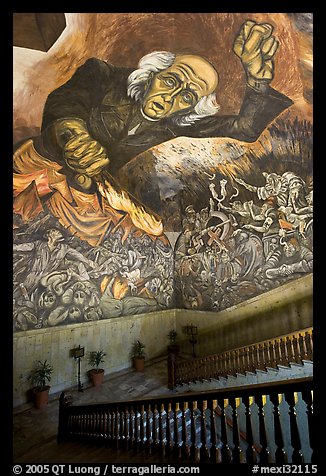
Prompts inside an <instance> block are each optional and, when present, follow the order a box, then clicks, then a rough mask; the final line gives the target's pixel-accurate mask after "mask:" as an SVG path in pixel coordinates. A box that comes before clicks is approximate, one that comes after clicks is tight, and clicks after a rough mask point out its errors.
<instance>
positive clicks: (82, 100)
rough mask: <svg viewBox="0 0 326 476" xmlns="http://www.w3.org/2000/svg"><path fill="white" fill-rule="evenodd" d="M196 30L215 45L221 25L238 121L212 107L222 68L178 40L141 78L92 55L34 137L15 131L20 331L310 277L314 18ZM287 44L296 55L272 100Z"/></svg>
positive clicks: (205, 304)
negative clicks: (236, 81)
mask: <svg viewBox="0 0 326 476" xmlns="http://www.w3.org/2000/svg"><path fill="white" fill-rule="evenodd" d="M49 15H51V14H49ZM66 15H68V18H69V15H85V16H84V17H83V18H84V20H85V18H86V17H87V15H89V16H93V17H92V19H93V20H94V21H95V20H96V19H98V22H99V25H101V22H102V26H103V22H105V21H106V22H107V25H109V26H110V25H111V23H110V22H111V21H112V18H113V17H114V18H116V19H117V20H118V25H119V21H123V20H125V21H130V22H131V24H133V20H137V18H138V19H139V18H140V17H139V15H144V17H142V18H145V19H146V18H149V17H146V15H147V14H66ZM116 15H120V17H119V16H118V17H116ZM137 15H138V16H137ZM156 15H158V16H159V15H168V16H170V18H171V19H172V18H174V19H175V20H176V19H177V18H179V17H178V14H156ZM185 15H190V16H191V14H185ZM198 15H199V14H198ZM219 15H220V17H219ZM268 15H271V17H268ZM293 15H294V14H293ZM300 15H301V16H300ZM136 17H137V18H136ZM72 19H73V18H71V20H72ZM149 19H150V18H149ZM74 20H76V18H74ZM199 20H200V21H202V22H206V25H207V23H209V25H210V27H209V28H210V32H211V34H212V35H214V33H215V34H216V37H217V38H218V37H219V38H221V35H222V32H223V31H225V25H228V26H229V33H228V38H229V40H230V41H229V44H228V45H227V46H226V47H225V48H226V50H225V51H228V58H229V60H228V61H229V62H230V63H232V62H233V61H234V60H236V63H234V66H232V67H233V68H238V67H239V66H240V67H241V68H242V72H240V73H239V72H238V73H237V74H240V75H241V74H242V75H243V76H242V81H241V83H240V86H239V85H237V86H238V87H237V90H236V91H235V96H236V98H237V100H238V103H239V104H238V110H237V111H236V112H233V111H232V112H233V113H230V111H225V112H223V107H222V106H219V105H218V103H217V98H218V92H219V87H221V84H220V83H222V84H224V85H225V81H227V79H225V77H224V79H223V75H224V74H225V71H223V67H222V66H220V67H219V68H218V67H217V66H216V65H215V64H214V62H213V61H212V59H211V57H210V55H209V54H208V53H209V52H208V50H207V52H206V55H205V54H204V53H205V48H208V47H207V45H206V46H205V45H204V44H202V46H201V48H199V47H195V46H194V51H191V49H189V46H188V45H186V43H185V40H184V42H183V43H182V41H181V40H182V38H186V37H187V35H186V33H187V30H185V33H184V36H183V35H181V37H180V38H181V40H180V42H179V43H178V44H176V45H175V48H176V49H175V50H174V51H173V52H171V51H169V50H167V49H163V48H162V46H163V45H164V42H163V40H161V43H162V45H161V43H160V42H159V41H158V44H157V47H156V48H153V47H152V49H150V50H149V51H148V52H146V54H144V55H139V57H138V64H137V65H135V66H134V67H128V66H125V65H121V64H120V62H118V64H114V62H112V61H111V60H110V55H109V56H108V57H107V58H106V59H105V60H104V59H103V58H102V57H103V56H104V55H103V52H102V53H101V54H99V56H100V57H94V56H91V55H90V54H89V53H90V52H88V55H86V56H87V57H86V58H85V61H84V62H82V63H81V64H80V65H79V66H78V67H77V68H76V67H75V68H74V69H73V71H71V72H70V77H69V78H68V79H67V80H66V81H62V80H61V81H59V83H60V84H58V85H57V87H55V88H52V89H51V91H49V92H48V94H47V96H46V98H45V101H44V104H43V107H42V111H41V121H40V123H39V129H38V130H37V134H26V133H24V134H23V135H22V134H21V131H20V130H19V128H17V133H19V134H20V135H21V137H20V138H19V139H20V140H17V142H16V144H15V147H14V204H13V207H14V330H15V331H20V330H27V329H31V328H42V327H52V326H57V325H61V324H71V323H79V322H85V321H92V320H97V319H107V318H112V317H119V316H125V315H134V314H140V313H146V312H151V311H155V310H160V309H161V310H162V309H168V308H173V307H181V308H192V309H198V310H207V311H219V310H222V309H225V308H227V307H230V306H233V305H235V304H238V303H240V302H242V301H245V300H247V299H249V298H251V297H254V296H257V295H259V294H261V293H264V292H266V291H268V290H269V289H271V288H274V287H276V286H280V285H282V284H283V283H285V282H286V281H288V280H290V279H296V278H298V277H300V276H302V275H303V274H304V273H310V272H312V268H313V253H312V247H313V239H312V227H313V182H312V119H311V115H312V111H311V110H312V104H311V97H310V94H309V93H310V92H311V89H312V80H311V77H310V76H309V74H308V73H309V71H310V70H309V67H310V66H309V67H307V64H308V65H310V63H309V61H308V60H307V58H304V54H305V55H307V54H308V53H309V52H310V49H309V48H310V43H309V41H310V40H311V36H312V31H311V29H312V18H311V15H310V14H298V15H297V16H296V17H294V18H293V17H291V14H266V18H265V19H264V14H251V18H250V19H248V18H245V17H244V14H200V15H199ZM192 21H193V22H196V21H197V19H192ZM235 23H236V25H235ZM72 24H73V22H72ZM95 24H96V22H95ZM113 25H114V24H113ZM223 27H224V30H223ZM188 28H190V30H189V31H192V28H193V27H189V26H188ZM278 30H279V31H280V38H279V37H278V34H277V33H278ZM118 31H119V28H118ZM189 31H188V33H189ZM231 33H235V34H234V35H233V36H232V40H231ZM286 34H287V35H289V38H290V39H291V41H292V43H289V44H291V45H292V46H293V45H298V48H297V50H298V51H299V52H295V50H294V49H293V51H292V56H293V58H291V59H292V63H291V65H292V66H291V67H290V68H289V69H288V73H287V74H288V81H290V82H289V83H288V84H285V85H284V84H283V83H282V81H280V79H278V83H279V85H280V88H277V87H276V86H275V85H274V82H275V79H276V78H275V76H277V68H278V67H281V66H283V67H284V61H285V58H284V56H283V57H282V62H281V60H280V62H279V63H280V64H278V57H279V56H278V55H280V54H282V53H281V52H282V49H283V50H284V49H286V42H285V35H286ZM213 37H214V36H213ZM302 38H304V40H305V41H303V39H302ZM125 41H127V39H125ZM107 42H108V43H110V39H109V38H108V39H107ZM113 43H114V42H113ZM67 44H69V39H68V40H66V42H65V45H67ZM300 45H301V50H300V48H299V46H300ZM142 46H143V45H142V43H140V46H139V51H141V47H142ZM158 46H161V47H160V48H158ZM172 46H173V45H172ZM133 47H134V48H135V49H136V50H137V42H136V43H133ZM58 48H59V46H58ZM61 48H63V46H62V47H61ZM50 51H51V50H50ZM99 53H100V47H99ZM199 53H200V54H199ZM283 53H284V51H283ZM287 53H288V52H287ZM111 54H112V58H114V50H113V51H111ZM309 58H310V57H309ZM304 59H306V63H305V62H304V61H303V60H304ZM43 61H45V63H44V64H46V59H45V60H43ZM39 67H40V68H42V67H44V65H43V63H42V62H40V66H39ZM300 68H301V69H300ZM304 68H306V70H304ZM224 69H225V70H227V64H225V63H224ZM235 70H236V69H235ZM237 71H239V70H237ZM302 78H305V82H304V81H303V79H302ZM307 78H308V79H307ZM291 81H292V82H291ZM289 85H290V87H289ZM286 86H287V87H288V89H289V92H287V91H286ZM291 86H293V87H292V88H291ZM299 86H300V87H299ZM239 90H242V95H241V94H240V92H241V91H239ZM225 91H227V87H225ZM291 93H292V94H291ZM231 103H232V101H231V100H230V104H231ZM221 108H222V110H221ZM231 109H232V108H231ZM16 114H17V116H18V115H19V114H20V115H22V114H24V112H20V113H19V114H18V112H17V113H16ZM30 131H32V128H30Z"/></svg>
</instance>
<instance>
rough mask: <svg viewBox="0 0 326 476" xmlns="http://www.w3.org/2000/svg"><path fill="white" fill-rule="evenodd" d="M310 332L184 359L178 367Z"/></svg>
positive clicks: (272, 338)
mask: <svg viewBox="0 0 326 476" xmlns="http://www.w3.org/2000/svg"><path fill="white" fill-rule="evenodd" d="M312 332H313V327H306V328H305V329H301V330H299V331H294V332H290V333H289V334H282V335H280V336H276V337H270V338H269V339H265V340H262V341H259V342H252V343H251V344H245V345H242V346H240V347H234V348H232V349H228V350H222V351H221V352H217V353H215V354H208V355H202V356H200V357H195V358H193V359H191V360H188V359H186V360H183V361H182V362H180V363H179V365H187V364H190V363H191V365H193V364H194V363H195V362H200V361H201V360H203V359H207V358H214V357H218V356H220V355H223V354H228V353H230V352H235V351H237V350H243V349H247V348H248V347H257V346H260V345H263V344H266V343H268V342H273V341H275V340H283V339H286V338H287V337H297V336H300V335H304V334H306V333H312Z"/></svg>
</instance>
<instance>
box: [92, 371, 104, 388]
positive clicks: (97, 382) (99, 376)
mask: <svg viewBox="0 0 326 476" xmlns="http://www.w3.org/2000/svg"><path fill="white" fill-rule="evenodd" d="M89 376H90V379H91V381H92V383H93V386H94V387H100V386H101V385H102V383H103V379H104V369H92V370H90V371H89Z"/></svg>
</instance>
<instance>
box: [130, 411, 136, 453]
mask: <svg viewBox="0 0 326 476" xmlns="http://www.w3.org/2000/svg"><path fill="white" fill-rule="evenodd" d="M135 419H136V415H135V412H134V408H133V406H131V407H130V419H129V425H130V426H129V434H130V440H129V441H130V447H131V448H132V449H133V450H135V449H136V430H135V428H136V422H135Z"/></svg>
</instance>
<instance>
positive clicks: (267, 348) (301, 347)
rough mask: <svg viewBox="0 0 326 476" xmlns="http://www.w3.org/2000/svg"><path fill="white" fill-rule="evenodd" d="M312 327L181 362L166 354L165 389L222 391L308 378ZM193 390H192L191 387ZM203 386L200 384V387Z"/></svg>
mask: <svg viewBox="0 0 326 476" xmlns="http://www.w3.org/2000/svg"><path fill="white" fill-rule="evenodd" d="M312 360H313V328H312V327H309V328H307V329H303V330H301V331H298V332H294V333H291V334H286V335H283V336H279V337H277V338H273V339H268V340H265V341H262V342H258V343H255V344H250V345H247V346H243V347H239V348H236V349H232V350H228V351H226V352H221V353H218V354H213V355H207V356H204V357H199V358H195V359H185V358H183V357H179V356H178V354H175V353H170V354H169V355H168V387H169V388H170V389H180V386H181V391H185V390H186V389H188V390H193V389H194V388H195V391H196V390H197V391H198V390H199V387H197V385H198V384H201V389H202V390H208V389H212V388H224V387H226V386H230V385H231V386H238V385H249V384H256V383H264V382H268V381H279V380H284V379H285V380H286V379H288V378H296V377H297V378H299V377H305V376H311V375H312V373H313V365H312ZM193 384H195V385H196V387H194V385H193ZM203 384H204V385H203Z"/></svg>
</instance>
